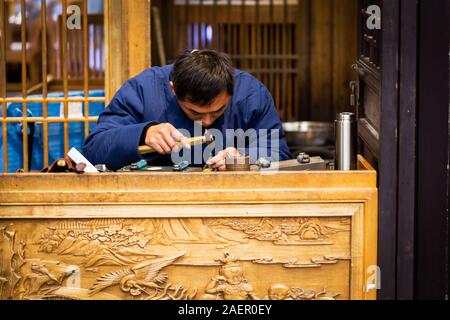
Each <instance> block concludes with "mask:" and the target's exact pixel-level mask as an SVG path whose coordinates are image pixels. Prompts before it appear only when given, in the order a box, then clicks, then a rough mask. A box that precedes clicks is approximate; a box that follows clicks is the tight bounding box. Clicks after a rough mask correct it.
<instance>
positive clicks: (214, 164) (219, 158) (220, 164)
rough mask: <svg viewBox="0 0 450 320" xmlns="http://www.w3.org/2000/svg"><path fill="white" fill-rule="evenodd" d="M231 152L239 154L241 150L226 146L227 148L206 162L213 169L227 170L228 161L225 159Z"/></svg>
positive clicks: (233, 154)
mask: <svg viewBox="0 0 450 320" xmlns="http://www.w3.org/2000/svg"><path fill="white" fill-rule="evenodd" d="M228 153H230V154H231V155H232V156H238V155H239V151H238V150H237V149H236V148H232V147H230V148H226V149H225V150H222V151H220V152H219V153H218V154H217V155H216V156H215V157H214V158H211V159H209V160H208V161H207V162H206V164H207V165H208V167H210V168H211V169H218V170H219V171H225V170H226V169H227V168H226V163H225V159H226V157H227V154H228Z"/></svg>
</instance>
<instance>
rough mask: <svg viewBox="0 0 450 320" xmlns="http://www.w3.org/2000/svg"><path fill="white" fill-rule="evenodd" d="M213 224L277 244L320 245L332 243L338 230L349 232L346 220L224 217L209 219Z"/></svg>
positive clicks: (248, 236) (246, 236)
mask: <svg viewBox="0 0 450 320" xmlns="http://www.w3.org/2000/svg"><path fill="white" fill-rule="evenodd" d="M209 223H210V224H211V225H218V224H219V225H220V224H222V225H224V226H227V227H230V228H231V229H233V230H238V231H242V232H243V233H244V234H245V238H246V239H256V240H260V241H271V242H273V244H275V245H318V244H324V245H326V244H332V242H330V241H325V240H326V239H329V238H330V237H331V236H332V235H334V234H336V233H338V232H346V231H347V232H348V231H349V226H348V225H345V222H344V223H343V222H342V221H337V225H324V224H322V223H321V222H320V220H319V219H311V218H295V219H273V218H261V219H248V220H242V219H222V220H217V219H216V220H209Z"/></svg>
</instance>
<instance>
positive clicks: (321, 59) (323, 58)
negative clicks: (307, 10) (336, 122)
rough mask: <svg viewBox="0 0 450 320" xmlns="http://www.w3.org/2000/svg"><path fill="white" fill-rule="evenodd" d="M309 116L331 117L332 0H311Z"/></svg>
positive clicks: (321, 119) (321, 118)
mask: <svg viewBox="0 0 450 320" xmlns="http://www.w3.org/2000/svg"><path fill="white" fill-rule="evenodd" d="M311 4H312V12H311V13H312V22H311V24H312V28H311V37H312V39H311V40H312V41H311V42H312V43H311V44H312V47H311V118H312V119H314V120H319V121H325V120H331V119H332V109H331V106H332V100H331V97H332V77H331V70H332V41H333V30H332V18H333V15H332V10H331V7H332V0H314V1H312V3H311Z"/></svg>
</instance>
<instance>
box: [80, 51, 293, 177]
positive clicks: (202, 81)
mask: <svg viewBox="0 0 450 320" xmlns="http://www.w3.org/2000/svg"><path fill="white" fill-rule="evenodd" d="M199 127H200V131H199V130H198V128H199ZM205 129H208V131H209V132H215V134H214V135H215V138H216V141H215V150H214V152H211V153H209V152H208V156H207V157H204V156H203V157H201V159H200V160H199V159H198V157H194V158H195V160H194V161H192V157H191V158H189V159H191V161H190V163H191V164H192V165H199V166H200V165H205V163H206V164H207V165H208V166H209V167H210V168H212V169H218V170H225V158H226V156H227V155H228V154H230V153H231V154H232V155H236V154H238V153H240V154H244V153H246V154H249V155H250V157H251V161H252V162H255V161H256V159H258V158H259V157H261V156H265V157H267V158H270V159H271V160H273V161H277V160H287V159H290V158H291V155H290V153H289V150H288V147H287V145H286V141H285V139H284V134H283V130H282V125H281V122H280V118H279V116H278V114H277V112H276V110H275V106H274V102H273V99H272V96H271V95H270V93H269V91H268V90H267V88H266V87H265V86H264V85H263V84H262V83H261V82H260V81H258V80H257V79H256V78H254V77H253V76H251V75H250V74H248V73H246V72H243V71H240V70H237V69H234V68H233V66H232V62H231V60H230V58H229V57H228V56H227V55H226V54H224V53H219V52H216V51H213V50H194V51H192V52H188V51H186V52H185V53H184V54H182V55H181V56H180V57H179V58H178V59H177V60H176V62H175V63H174V64H173V65H167V66H164V67H153V68H150V69H147V70H146V71H144V72H143V73H141V74H140V75H138V76H137V77H135V78H133V79H130V80H128V81H127V82H126V83H125V84H124V85H123V86H122V88H121V89H120V90H119V91H118V92H117V93H116V95H115V96H114V98H113V99H112V101H111V103H110V105H109V106H108V107H107V108H106V109H105V111H104V112H103V113H102V114H101V115H100V117H99V120H98V124H97V126H96V128H95V130H94V131H93V132H92V133H91V134H90V135H89V137H88V138H87V139H86V141H85V143H84V146H83V152H84V154H85V156H86V157H87V159H88V160H89V161H91V162H92V163H93V164H106V166H107V167H108V168H109V169H110V170H118V169H120V168H122V167H123V166H125V165H128V164H130V163H133V162H137V161H139V160H141V159H142V157H141V156H140V155H139V153H138V147H139V146H140V145H148V146H150V147H152V148H153V149H154V150H156V151H157V153H156V154H151V155H149V156H147V157H146V158H145V159H146V160H147V161H149V163H150V164H152V165H172V164H173V163H174V161H173V159H174V157H173V155H174V154H179V153H180V152H182V153H184V155H188V154H190V153H192V152H194V149H195V148H192V150H190V151H189V145H188V143H187V137H193V136H198V135H202V134H204V130H205ZM242 137H243V138H244V139H243V140H242V139H240V138H242ZM236 140H241V141H245V143H240V145H239V146H237V145H236ZM180 147H184V149H183V150H180V149H181V148H180ZM201 150H203V151H204V146H203V149H202V147H200V151H201Z"/></svg>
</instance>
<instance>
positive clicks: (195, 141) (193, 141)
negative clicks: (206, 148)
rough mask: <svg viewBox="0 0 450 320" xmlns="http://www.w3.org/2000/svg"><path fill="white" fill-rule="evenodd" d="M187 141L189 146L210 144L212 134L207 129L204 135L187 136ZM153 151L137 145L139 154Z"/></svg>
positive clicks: (212, 138)
mask: <svg viewBox="0 0 450 320" xmlns="http://www.w3.org/2000/svg"><path fill="white" fill-rule="evenodd" d="M188 141H189V145H191V146H196V145H201V144H211V143H213V142H214V136H213V135H212V134H210V133H209V132H208V130H206V131H205V135H204V136H202V137H193V138H189V139H188ZM155 152H156V150H155V149H153V148H152V147H150V146H140V147H139V154H140V155H143V154H150V153H155Z"/></svg>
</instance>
